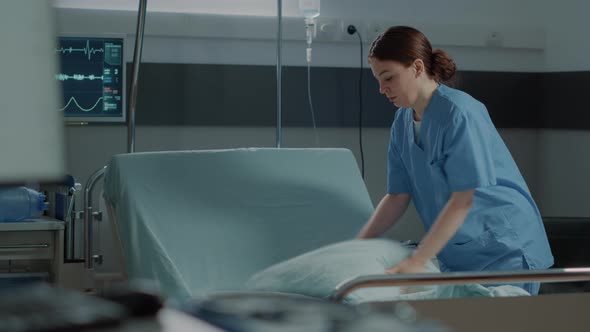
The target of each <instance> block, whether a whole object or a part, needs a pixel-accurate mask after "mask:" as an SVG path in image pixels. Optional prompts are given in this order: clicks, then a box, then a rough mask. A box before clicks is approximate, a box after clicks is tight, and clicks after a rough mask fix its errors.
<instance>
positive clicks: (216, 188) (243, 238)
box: [104, 148, 373, 297]
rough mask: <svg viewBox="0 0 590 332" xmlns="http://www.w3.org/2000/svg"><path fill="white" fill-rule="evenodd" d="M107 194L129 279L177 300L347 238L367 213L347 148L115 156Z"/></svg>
mask: <svg viewBox="0 0 590 332" xmlns="http://www.w3.org/2000/svg"><path fill="white" fill-rule="evenodd" d="M104 198H105V201H106V202H107V204H108V205H110V207H111V210H112V212H113V216H114V218H115V219H116V220H115V222H116V226H117V230H118V233H119V237H120V239H121V242H122V246H123V257H124V260H125V268H126V272H127V274H128V276H129V277H130V279H150V280H153V281H156V282H157V283H158V284H159V286H160V288H161V290H162V292H163V293H165V294H167V295H170V296H175V297H189V296H190V297H193V296H203V295H207V294H209V293H212V292H217V291H232V290H242V289H243V288H244V285H245V283H246V281H247V280H248V278H249V277H250V276H251V275H253V274H254V273H256V272H258V271H260V270H262V269H264V268H267V267H269V266H271V265H273V264H276V263H278V262H281V261H284V260H287V259H289V258H292V257H295V256H297V255H300V254H302V253H305V252H308V251H311V250H314V249H317V248H319V247H322V246H324V245H328V244H330V243H335V242H339V241H344V240H347V239H351V238H353V237H354V236H355V234H356V233H357V232H358V231H359V230H360V228H361V227H362V225H363V224H364V223H365V222H366V221H367V220H368V218H369V217H370V215H371V213H372V212H373V205H372V203H371V200H370V198H369V195H368V193H367V190H366V188H365V185H364V182H363V181H362V178H361V176H360V172H359V170H358V166H357V163H356V160H355V158H354V156H353V154H352V153H351V152H350V151H349V150H346V149H267V148H262V149H234V150H210V151H179V152H150V153H135V154H122V155H116V156H114V157H113V158H112V160H111V161H110V163H109V164H108V168H107V171H106V174H105V180H104Z"/></svg>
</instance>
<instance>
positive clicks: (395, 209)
mask: <svg viewBox="0 0 590 332" xmlns="http://www.w3.org/2000/svg"><path fill="white" fill-rule="evenodd" d="M409 203H410V195H409V194H387V195H385V196H384V197H383V198H382V199H381V202H379V205H377V208H376V209H375V212H374V213H373V216H372V217H371V219H369V221H368V222H367V223H366V224H365V226H364V227H363V228H362V229H361V231H360V232H359V234H358V235H357V239H368V238H373V237H377V236H379V235H381V234H383V233H384V232H385V231H386V230H387V229H389V228H390V227H391V226H392V225H394V224H395V223H396V222H397V221H398V220H399V218H400V217H401V216H402V215H403V214H404V212H406V209H407V208H408V204H409Z"/></svg>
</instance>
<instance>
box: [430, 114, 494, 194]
mask: <svg viewBox="0 0 590 332" xmlns="http://www.w3.org/2000/svg"><path fill="white" fill-rule="evenodd" d="M482 112H484V111H483V110H482ZM491 126H493V125H492V124H491V123H488V122H487V121H485V117H484V116H483V114H482V115H479V114H473V113H471V114H470V113H466V112H456V113H455V114H454V116H453V118H452V120H451V121H450V124H449V126H448V128H447V129H446V130H445V140H444V156H445V158H444V160H442V161H441V163H442V167H443V170H444V172H445V174H446V177H447V182H448V184H449V189H450V191H451V192H458V191H465V190H469V189H475V188H478V187H486V186H491V185H495V184H496V174H495V170H494V159H493V158H492V153H493V151H491V144H490V139H489V137H490V132H491V130H492V129H493V128H490V127H491Z"/></svg>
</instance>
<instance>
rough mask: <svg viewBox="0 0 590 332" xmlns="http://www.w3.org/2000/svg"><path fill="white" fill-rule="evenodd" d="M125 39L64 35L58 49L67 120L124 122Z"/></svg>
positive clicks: (58, 74) (60, 38)
mask: <svg viewBox="0 0 590 332" xmlns="http://www.w3.org/2000/svg"><path fill="white" fill-rule="evenodd" d="M124 43H125V40H124V38H114V37H64V36H61V37H59V38H58V45H57V47H56V49H55V52H56V53H57V55H58V57H59V60H60V64H61V66H60V71H59V73H56V75H55V79H56V80H57V81H59V82H60V83H61V85H62V90H63V95H62V97H63V98H62V99H63V100H62V101H61V105H60V106H59V111H61V112H63V114H64V117H65V119H66V121H68V122H88V123H91V122H125V118H126V116H125V113H126V112H125V108H126V107H125V106H126V105H125V58H124V55H123V50H124V48H125V44H124Z"/></svg>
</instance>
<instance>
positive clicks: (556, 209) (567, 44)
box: [58, 0, 590, 270]
mask: <svg viewBox="0 0 590 332" xmlns="http://www.w3.org/2000/svg"><path fill="white" fill-rule="evenodd" d="M284 2H285V10H286V12H287V14H289V13H290V14H292V15H291V16H295V14H296V8H295V7H294V6H293V4H291V3H290V2H288V1H284ZM367 4H373V6H368V5H367ZM428 4H429V6H424V2H421V5H419V4H418V3H417V2H413V1H403V2H395V3H392V2H390V1H386V0H380V1H367V2H365V1H351V0H346V1H336V0H333V1H322V15H321V17H323V18H326V19H327V20H330V19H334V20H340V19H344V20H342V22H345V21H346V22H348V19H350V22H352V23H355V24H357V25H359V24H363V22H381V23H382V22H391V25H394V24H400V23H401V24H412V25H416V26H418V27H424V29H425V30H426V32H427V34H428V32H429V31H431V32H432V33H433V34H434V35H435V36H440V37H439V38H438V39H436V38H431V39H432V41H433V44H434V46H436V47H442V48H445V49H446V50H448V51H449V53H451V54H452V55H453V57H454V58H455V60H456V62H457V65H458V67H459V69H461V70H466V71H481V72H483V71H494V72H509V73H510V72H512V73H514V72H526V73H530V72H533V73H537V72H564V71H576V72H579V71H589V70H590V60H589V59H588V57H587V54H588V52H589V51H590V40H588V38H587V37H586V36H585V31H587V26H586V19H585V18H584V17H583V16H582V15H583V14H582V13H585V12H588V11H589V9H590V5H589V4H587V3H585V2H583V1H574V0H569V1H565V2H561V3H560V4H559V6H558V5H557V4H553V3H549V2H548V1H543V2H541V3H539V2H538V1H532V0H530V1H521V2H517V3H513V2H511V1H509V0H503V1H488V2H485V3H477V4H475V3H473V2H472V1H468V0H461V1H459V0H457V1H452V2H451V3H450V4H447V5H442V4H440V2H438V1H429V2H428ZM459 7H460V8H461V10H457V9H456V8H459ZM508 8H510V9H508ZM265 10H266V12H265V13H263V14H264V15H267V16H272V15H274V14H275V13H274V9H268V8H267V9H265ZM195 17H199V15H196V16H195V15H189V14H174V13H165V14H154V13H150V14H148V17H147V21H146V22H147V25H146V39H145V42H144V53H143V61H144V62H145V63H160V64H188V65H190V64H221V65H244V66H248V65H259V66H269V67H271V68H274V65H275V61H276V44H275V41H274V40H273V38H274V37H275V32H274V29H275V25H274V24H275V23H274V20H273V19H272V18H270V17H266V18H265V17H261V18H258V19H255V20H252V19H251V18H250V19H247V20H245V21H244V20H240V19H239V18H238V19H236V18H235V17H224V16H219V17H217V18H215V19H213V20H212V21H207V22H208V23H210V24H215V25H214V26H213V25H212V26H211V27H209V29H203V27H202V26H199V25H198V24H197V23H195V22H194V21H196V20H191V18H195ZM523 17H525V18H526V20H524V21H523ZM58 18H59V26H60V32H62V33H80V34H94V35H96V34H101V33H124V34H127V35H129V36H130V37H131V38H130V39H129V40H130V42H129V43H128V45H127V49H126V58H127V60H128V61H131V59H132V50H133V48H132V46H133V45H132V40H133V39H132V37H133V36H132V35H133V33H134V28H135V27H134V23H135V18H136V15H135V13H132V12H124V11H121V12H117V13H115V15H113V12H108V11H102V10H90V9H75V10H74V9H60V10H59V17H58ZM215 20H218V21H215ZM257 20H258V21H260V22H262V23H256V22H257ZM105 22H109V24H108V25H105ZM179 22H184V23H179ZM425 22H426V23H425ZM195 24H197V25H195ZM285 25H286V27H285V32H284V33H285V35H287V38H286V40H285V42H284V45H283V64H284V66H285V67H293V68H297V67H302V66H304V65H305V62H304V47H305V46H304V42H303V39H302V38H300V36H299V35H298V32H297V31H298V30H297V29H300V31H301V32H302V31H303V24H302V22H300V20H299V19H295V18H289V17H287V18H286V19H285ZM197 27H199V28H200V29H197ZM243 27H252V31H253V32H252V33H259V35H260V36H259V37H257V36H252V35H248V34H247V33H246V35H243V33H242V35H240V34H238V33H237V32H235V31H238V30H243ZM213 29H215V30H213ZM220 30H221V31H220ZM159 31H164V32H159ZM203 31H205V32H203ZM211 31H216V32H215V34H216V35H217V36H218V37H215V38H207V37H206V35H207V34H210V33H212V32H211ZM269 31H270V32H269ZM445 31H446V32H448V34H445ZM469 31H472V32H471V33H470V32H469ZM473 31H476V32H478V31H479V32H480V33H483V32H486V31H490V32H491V31H504V33H505V34H506V35H505V36H506V39H505V40H504V42H505V43H507V44H506V45H504V46H502V45H500V46H494V45H490V44H489V41H488V40H486V39H485V38H486V35H485V33H484V34H483V35H482V38H483V39H481V40H479V39H477V38H476V37H475V35H474V33H473ZM365 33H366V34H367V36H368V35H369V33H368V32H365ZM511 35H515V36H521V37H520V39H519V38H516V39H514V38H513V39H510V38H509V36H511ZM449 36H451V37H449ZM527 37H531V38H532V39H534V40H535V42H532V43H531V42H529V41H528V40H527V39H526V38H527ZM324 38H326V39H324V40H318V41H317V42H316V43H315V44H314V51H313V52H314V59H313V66H314V68H315V67H324V68H325V67H330V68H343V70H344V69H350V68H355V67H357V66H358V64H359V54H358V53H359V48H358V42H357V41H355V40H354V39H347V38H349V37H347V36H338V37H334V36H331V37H330V36H328V37H326V36H324ZM329 38H333V39H329ZM320 39H321V38H320ZM539 39H540V40H542V42H541V43H539V42H538V40H539ZM437 40H440V43H437ZM367 47H368V44H366V43H365V53H366V49H367ZM312 73H313V69H312ZM141 82H142V81H141V73H140V85H141ZM312 82H313V81H312ZM271 84H274V82H272V83H271ZM301 84H304V82H301ZM350 84H356V82H350ZM236 88H239V87H236ZM539 97H542V96H539ZM138 98H139V99H140V100H141V99H142V95H141V94H140V95H139V96H138ZM260 98H268V99H269V100H271V102H272V100H275V94H274V93H267V94H263V95H261V96H260ZM318 98H319V97H318ZM550 102H551V103H552V104H554V105H555V108H556V111H555V113H556V114H554V116H556V117H566V116H567V115H568V110H562V109H560V108H559V105H560V101H559V100H550ZM196 111H198V110H196ZM246 111H248V110H244V112H246ZM273 111H274V110H273ZM318 111H319V110H318ZM139 112H142V109H138V114H139ZM162 112H165V110H162ZM301 112H305V113H308V112H309V110H307V109H302V110H301ZM138 116H139V115H138ZM571 121H572V122H576V119H571ZM499 131H500V134H501V135H502V137H503V138H504V140H505V141H506V143H507V145H508V147H509V148H510V150H511V152H512V154H513V156H514V158H515V159H516V161H517V164H518V165H519V167H520V169H521V171H522V173H523V175H524V176H525V179H526V180H527V183H528V184H529V187H530V188H531V191H532V193H533V196H534V197H535V199H536V200H537V203H538V204H539V207H540V209H541V211H542V214H543V215H547V216H577V217H588V216H590V206H589V205H588V204H586V203H585V202H584V200H585V198H586V197H589V195H588V194H589V193H588V189H587V188H588V186H586V185H583V184H584V183H590V175H588V174H587V172H586V171H585V170H587V169H589V167H588V166H590V153H588V152H587V151H585V146H588V143H590V134H589V133H590V132H589V131H585V130H568V129H550V128H500V129H499ZM363 133H364V134H363V143H364V144H363V147H364V156H365V167H366V179H365V181H366V184H367V188H368V190H369V193H370V195H371V198H372V199H373V202H374V203H375V204H377V202H378V201H379V199H380V197H381V196H382V195H383V194H384V192H385V182H386V181H385V180H386V175H385V173H386V172H385V171H386V150H387V140H388V136H389V130H388V128H387V127H386V126H383V127H369V128H365V129H364V130H363ZM275 134H276V129H275V127H274V126H268V125H264V126H252V125H251V126H223V125H216V126H202V125H198V124H190V125H141V124H140V125H139V126H138V128H137V136H136V150H137V151H156V150H182V149H210V148H236V147H272V146H275V142H276V136H275ZM283 135H284V136H283V146H284V147H315V146H322V147H345V148H349V149H351V150H352V151H353V152H354V153H355V155H356V156H357V160H359V162H360V153H359V152H360V151H359V147H358V129H357V128H355V127H353V126H345V127H334V126H328V127H319V128H318V129H317V135H318V141H319V142H320V144H319V145H318V144H317V143H316V140H315V134H314V132H313V130H312V129H311V128H309V126H308V127H301V126H287V127H285V128H284V132H283ZM66 138H67V142H68V143H67V152H68V160H67V163H68V172H69V173H71V174H73V175H74V176H75V177H76V178H77V179H78V180H79V181H81V182H82V183H84V182H85V181H86V179H87V178H88V176H89V175H90V174H91V173H92V172H93V171H95V170H96V169H98V168H99V167H101V166H103V165H105V164H106V163H107V162H108V160H109V158H110V157H111V156H112V155H113V154H116V153H124V152H126V127H125V126H124V125H91V126H82V127H79V126H68V127H67V128H66ZM195 185H198V184H195ZM105 226H106V225H105V223H102V224H101V226H100V228H99V230H100V232H99V233H102V234H100V236H101V237H103V239H101V242H102V245H103V248H102V249H103V250H108V248H107V247H108V246H107V245H106V244H105V243H106V242H108V241H107V240H105V239H106V238H108V236H109V235H110V231H109V230H108V227H105ZM421 234H422V229H421V226H420V223H419V222H418V219H417V216H416V213H415V211H414V210H413V209H412V210H411V211H409V213H407V214H406V216H405V217H404V219H403V221H402V222H401V223H400V225H399V226H397V227H396V228H395V232H392V233H391V234H390V235H391V236H392V237H394V238H397V239H404V240H405V239H413V240H417V239H419V237H420V235H421ZM105 241H106V242H105ZM99 248H100V244H99ZM105 262H106V263H105V266H106V269H107V270H108V268H109V264H110V263H109V262H108V261H105ZM111 267H112V266H111Z"/></svg>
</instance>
